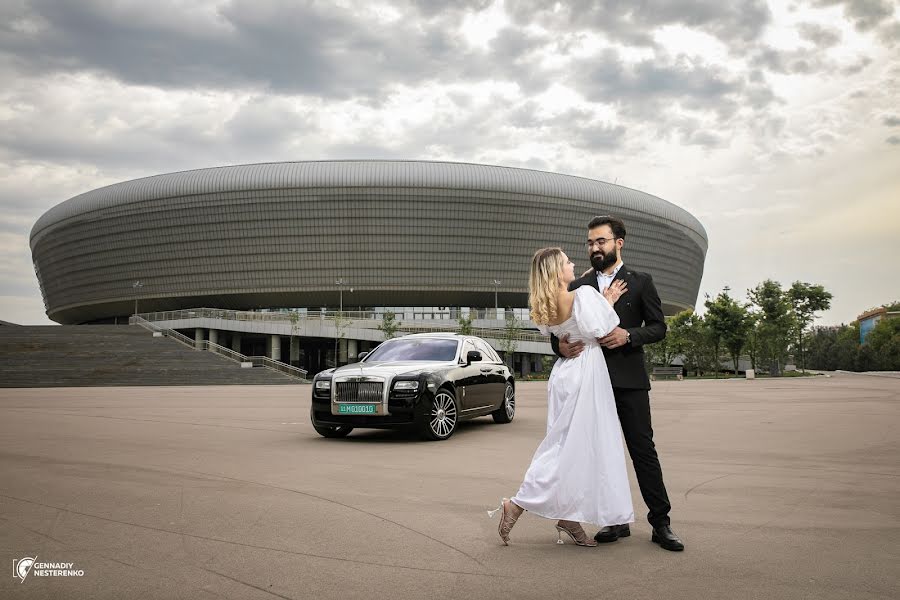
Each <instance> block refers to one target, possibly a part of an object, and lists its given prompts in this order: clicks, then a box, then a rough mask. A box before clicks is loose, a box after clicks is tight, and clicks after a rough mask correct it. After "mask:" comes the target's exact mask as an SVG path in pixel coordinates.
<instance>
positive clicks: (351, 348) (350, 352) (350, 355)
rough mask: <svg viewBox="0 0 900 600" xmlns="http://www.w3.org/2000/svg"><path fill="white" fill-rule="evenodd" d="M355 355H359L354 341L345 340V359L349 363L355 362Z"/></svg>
mask: <svg viewBox="0 0 900 600" xmlns="http://www.w3.org/2000/svg"><path fill="white" fill-rule="evenodd" d="M357 355H359V344H358V343H357V341H356V340H347V359H348V360H349V361H350V362H356V357H357Z"/></svg>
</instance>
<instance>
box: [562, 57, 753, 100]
mask: <svg viewBox="0 0 900 600" xmlns="http://www.w3.org/2000/svg"><path fill="white" fill-rule="evenodd" d="M573 73H576V74H577V75H576V76H574V81H573V82H572V83H573V85H574V86H575V87H576V88H578V89H579V90H580V91H581V92H582V93H583V94H584V95H585V96H586V97H587V98H588V99H589V100H591V101H594V102H607V103H613V104H617V105H619V106H621V107H622V109H623V110H625V111H626V112H637V113H639V114H644V113H646V112H647V110H650V111H653V110H656V109H657V108H658V104H659V103H660V102H663V103H668V102H675V101H678V102H681V103H683V104H684V105H685V106H687V107H689V108H693V109H714V108H715V107H717V106H720V105H721V103H722V102H723V101H725V102H727V101H729V100H731V99H733V98H734V97H736V96H737V95H739V94H740V93H741V92H742V91H743V90H744V87H745V86H744V83H743V82H742V81H741V80H740V79H739V78H737V77H735V76H734V75H731V74H729V73H727V72H725V71H723V70H721V69H717V68H715V67H706V68H703V67H697V66H694V65H691V64H688V63H686V62H682V61H679V60H678V59H675V60H672V59H668V60H666V59H665V58H664V57H658V58H656V59H653V60H644V61H641V62H638V63H637V64H634V65H628V64H626V63H625V62H624V61H623V60H622V58H621V57H620V55H619V54H618V52H616V51H615V50H605V51H603V52H602V53H601V54H599V55H597V56H594V57H591V58H589V59H584V60H581V61H578V62H577V63H576V64H575V65H574V68H573Z"/></svg>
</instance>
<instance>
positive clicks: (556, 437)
mask: <svg viewBox="0 0 900 600" xmlns="http://www.w3.org/2000/svg"><path fill="white" fill-rule="evenodd" d="M618 324H619V316H618V315H617V314H616V312H615V311H614V310H613V308H612V306H610V304H609V302H607V300H606V298H604V297H603V296H602V295H601V294H600V292H598V291H597V290H596V289H594V288H593V287H591V286H589V285H583V286H581V287H580V288H578V289H577V290H575V304H574V306H573V308H572V316H571V317H570V318H569V319H568V320H567V321H565V322H564V323H561V324H559V325H550V326H542V327H541V328H540V329H541V332H542V333H544V334H545V335H549V334H551V333H553V334H555V335H556V336H557V337H563V336H565V335H566V334H568V335H569V339H570V340H576V339H578V340H582V341H583V342H584V344H585V347H584V351H583V352H582V353H581V354H580V355H579V356H578V357H576V358H569V359H564V358H560V359H559V360H557V361H556V364H555V365H554V366H553V371H552V372H551V373H550V380H549V381H548V383H547V392H548V393H547V436H546V437H545V438H544V440H543V441H542V442H541V445H540V446H538V449H537V451H535V453H534V458H532V459H531V465H530V466H529V467H528V471H527V472H526V473H525V479H524V481H523V482H522V486H521V487H520V488H519V491H518V492H517V493H516V495H515V496H513V497H512V501H513V502H515V503H516V504H517V505H518V506H521V507H522V508H524V509H526V510H528V511H530V512H532V513H534V514H537V515H540V516H542V517H547V518H551V519H565V520H569V521H579V522H582V523H592V524H594V525H598V526H601V527H602V526H604V525H620V524H623V523H633V522H634V508H633V506H632V502H631V490H630V488H629V484H628V475H627V472H626V470H625V469H626V468H625V451H624V449H623V447H622V433H621V426H620V425H619V417H618V414H617V413H616V403H615V399H614V398H613V392H612V385H611V384H610V380H609V372H608V371H607V368H606V359H605V358H604V357H603V350H602V349H601V348H600V346H599V345H598V344H597V340H596V338H598V337H603V336H604V335H606V334H607V333H609V332H610V331H612V330H613V329H614V328H615V327H616V326H617V325H618Z"/></svg>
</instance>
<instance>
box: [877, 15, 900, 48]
mask: <svg viewBox="0 0 900 600" xmlns="http://www.w3.org/2000/svg"><path fill="white" fill-rule="evenodd" d="M878 39H880V40H881V42H882V43H883V44H884V45H885V46H889V47H893V46H896V45H897V44H900V21H891V22H890V23H886V24H885V25H882V26H881V27H880V28H879V30H878Z"/></svg>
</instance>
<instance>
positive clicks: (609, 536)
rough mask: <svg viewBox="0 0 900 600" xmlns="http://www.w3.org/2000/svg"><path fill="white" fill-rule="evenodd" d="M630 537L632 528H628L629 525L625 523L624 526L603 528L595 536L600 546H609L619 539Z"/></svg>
mask: <svg viewBox="0 0 900 600" xmlns="http://www.w3.org/2000/svg"><path fill="white" fill-rule="evenodd" d="M630 535H631V527H629V526H628V523H625V524H624V525H607V526H606V527H602V528H601V529H600V531H598V532H597V535H595V536H594V539H595V540H597V542H598V543H600V544H608V543H609V542H614V541H616V540H617V539H619V538H623V537H628V536H630Z"/></svg>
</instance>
